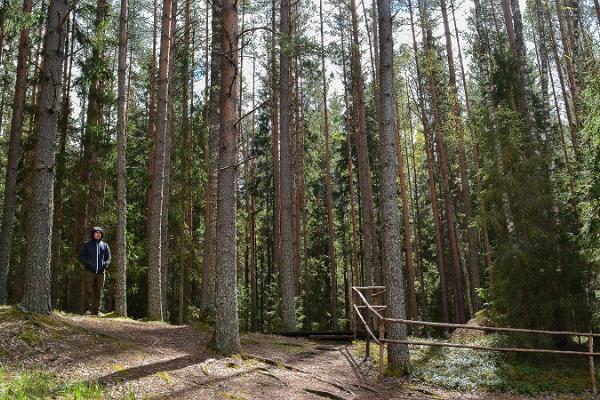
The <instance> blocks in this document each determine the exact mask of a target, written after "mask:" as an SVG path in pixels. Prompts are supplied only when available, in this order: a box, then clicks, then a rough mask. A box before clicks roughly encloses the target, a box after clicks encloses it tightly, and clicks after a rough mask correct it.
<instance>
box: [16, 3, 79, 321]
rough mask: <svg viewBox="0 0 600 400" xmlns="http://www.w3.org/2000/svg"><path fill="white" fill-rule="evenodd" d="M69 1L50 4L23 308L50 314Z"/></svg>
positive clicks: (42, 70)
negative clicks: (56, 151) (57, 145)
mask: <svg viewBox="0 0 600 400" xmlns="http://www.w3.org/2000/svg"><path fill="white" fill-rule="evenodd" d="M67 10H68V4H67V1H66V0H52V1H51V2H50V5H49V7H48V19H47V28H46V32H47V33H46V38H45V40H44V56H43V62H42V66H41V71H40V72H41V77H40V78H41V80H40V82H41V88H40V102H39V105H38V116H37V120H36V121H37V125H36V136H37V145H36V152H35V162H34V175H33V207H32V213H31V228H30V235H29V238H30V243H29V247H28V251H27V264H26V265H27V267H26V268H27V273H26V280H25V293H24V297H23V302H22V305H23V308H25V309H26V310H28V311H31V312H35V313H39V314H49V313H50V311H51V307H52V305H51V298H50V297H51V295H50V241H51V240H50V239H51V235H52V221H53V218H52V217H53V215H52V213H53V210H54V201H53V200H54V199H53V195H54V168H55V155H54V149H55V137H56V124H57V120H58V111H59V105H60V99H61V95H62V93H61V92H62V88H61V86H62V74H61V68H62V64H63V58H64V45H65V34H66V32H65V27H66V25H65V24H64V19H65V18H66V17H67Z"/></svg>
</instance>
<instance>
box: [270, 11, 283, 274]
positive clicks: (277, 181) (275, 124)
mask: <svg viewBox="0 0 600 400" xmlns="http://www.w3.org/2000/svg"><path fill="white" fill-rule="evenodd" d="M271 31H272V35H271V130H272V138H271V158H272V159H273V264H274V267H275V268H274V269H275V271H277V273H279V274H280V273H281V168H280V159H279V116H278V113H277V111H278V110H277V108H278V102H279V101H278V97H279V96H278V90H277V59H276V57H275V54H276V53H275V0H272V2H271Z"/></svg>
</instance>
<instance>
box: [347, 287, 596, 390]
mask: <svg viewBox="0 0 600 400" xmlns="http://www.w3.org/2000/svg"><path fill="white" fill-rule="evenodd" d="M363 292H364V293H363ZM385 292H386V288H385V286H354V287H352V304H353V308H354V312H353V313H352V327H353V330H354V337H355V338H356V337H357V333H358V320H360V322H361V323H362V326H363V328H364V329H365V331H366V339H365V342H366V343H365V344H366V348H365V356H366V357H370V356H371V341H373V342H375V343H376V344H377V345H379V374H380V375H383V372H384V350H385V344H386V343H397V344H405V345H416V346H441V347H458V348H465V349H474V350H484V351H500V352H510V353H546V354H548V353H549V354H562V355H572V356H584V357H587V358H588V362H589V372H590V378H591V384H592V393H594V394H597V389H596V374H595V372H596V370H595V367H594V357H595V356H600V353H594V337H600V334H598V333H591V332H589V333H583V332H570V331H544V330H535V329H518V328H504V327H491V326H475V325H465V324H449V323H442V322H427V321H417V320H409V319H399V318H386V317H385V316H384V315H385V311H386V309H387V306H385V305H384V304H383V303H384V302H385V298H384V297H383V296H382V295H384V294H385ZM380 298H381V300H379V299H380ZM368 299H369V300H368ZM378 300H379V301H378ZM370 302H374V303H379V304H378V305H371V303H370ZM361 310H365V311H366V315H363V313H362V312H361ZM357 318H358V319H357ZM386 324H388V325H389V324H405V325H418V326H429V327H432V328H443V329H448V328H450V329H456V328H463V329H471V330H478V331H485V332H504V333H526V334H538V335H550V336H571V337H573V336H575V337H587V340H588V351H567V350H550V349H539V348H511V347H489V346H477V345H470V344H461V343H445V342H428V341H414V340H398V339H389V338H386V337H385V325H386ZM373 330H375V331H376V333H375V332H373Z"/></svg>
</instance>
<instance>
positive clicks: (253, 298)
mask: <svg viewBox="0 0 600 400" xmlns="http://www.w3.org/2000/svg"><path fill="white" fill-rule="evenodd" d="M252 109H253V110H256V58H255V57H254V58H252ZM255 140H256V113H255V112H253V113H252V136H251V139H250V148H251V149H253V148H254V146H255ZM249 162H250V167H249V186H250V187H251V188H254V185H255V182H254V175H255V170H256V165H255V163H254V161H249ZM249 200H250V204H249V213H248V218H249V219H250V222H249V226H250V234H249V237H250V329H251V330H252V331H257V330H258V315H257V312H258V280H257V276H258V271H257V265H256V257H257V254H256V215H255V212H256V211H255V200H254V190H253V189H252V190H250V198H249Z"/></svg>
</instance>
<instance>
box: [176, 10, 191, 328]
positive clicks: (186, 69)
mask: <svg viewBox="0 0 600 400" xmlns="http://www.w3.org/2000/svg"><path fill="white" fill-rule="evenodd" d="M190 3H191V0H185V17H184V18H185V20H184V28H183V29H184V31H183V46H184V56H183V73H182V79H181V81H182V88H183V93H182V97H181V101H182V104H181V106H182V111H181V113H182V129H183V143H184V146H183V147H184V148H183V157H184V160H185V165H187V166H190V165H193V152H194V140H193V135H192V124H191V121H190V89H191V88H192V87H193V77H192V65H193V56H194V55H193V52H194V50H193V47H190V44H191V42H190V37H191V27H192V26H191V4H190ZM190 81H192V82H191V83H190ZM183 179H184V185H185V187H184V188H183V235H184V238H183V241H184V243H185V246H186V248H187V249H188V250H187V253H186V254H185V257H184V260H185V261H184V263H183V266H182V267H181V268H180V271H181V275H180V278H179V280H180V290H179V323H181V324H186V323H188V322H189V307H190V305H191V291H192V285H191V278H190V272H191V271H192V270H193V263H194V249H195V246H194V235H193V229H194V220H193V216H194V214H193V210H194V207H193V198H192V184H193V181H192V169H191V168H189V167H188V168H186V169H185V171H184V178H183Z"/></svg>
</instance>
